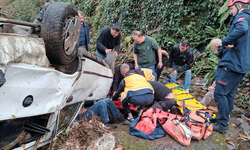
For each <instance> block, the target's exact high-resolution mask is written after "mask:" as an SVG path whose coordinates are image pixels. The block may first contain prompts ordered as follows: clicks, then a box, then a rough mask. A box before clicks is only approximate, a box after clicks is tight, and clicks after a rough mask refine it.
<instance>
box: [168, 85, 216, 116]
mask: <svg viewBox="0 0 250 150" xmlns="http://www.w3.org/2000/svg"><path fill="white" fill-rule="evenodd" d="M165 86H167V87H168V88H169V89H172V92H173V93H174V95H175V100H176V101H177V104H178V105H179V107H177V108H178V109H179V110H180V111H181V113H183V101H185V107H186V108H188V109H190V110H197V109H207V107H206V106H203V105H202V104H201V103H200V102H199V101H197V100H196V99H195V98H194V97H193V96H192V95H191V94H189V93H188V92H187V91H185V90H184V89H182V88H180V87H179V86H178V85H177V84H176V83H170V84H165ZM212 117H213V118H215V114H214V115H213V116H212Z"/></svg>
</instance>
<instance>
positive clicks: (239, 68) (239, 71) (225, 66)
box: [213, 0, 250, 132]
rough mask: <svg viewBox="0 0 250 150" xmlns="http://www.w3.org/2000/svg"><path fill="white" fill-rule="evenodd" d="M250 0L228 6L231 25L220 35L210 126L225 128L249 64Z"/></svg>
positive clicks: (217, 128) (219, 129)
mask: <svg viewBox="0 0 250 150" xmlns="http://www.w3.org/2000/svg"><path fill="white" fill-rule="evenodd" d="M248 5H249V0H229V3H228V8H229V9H230V15H232V16H233V18H232V25H231V27H230V29H229V32H228V34H227V36H226V37H225V38H224V39H222V46H223V47H226V48H223V57H222V58H221V60H220V63H219V64H218V69H217V71H216V75H215V82H216V87H215V91H214V98H215V102H216V104H217V106H218V112H219V115H218V118H217V122H215V123H214V124H213V130H214V131H217V132H227V131H228V120H229V114H230V113H231V111H232V109H233V104H234V98H235V95H236V92H237V89H238V87H239V83H240V82H241V80H242V79H243V77H244V75H245V74H246V73H247V72H248V71H249V66H250V61H249V60H250V31H249V28H250V27H249V25H250V10H249V9H247V8H248Z"/></svg>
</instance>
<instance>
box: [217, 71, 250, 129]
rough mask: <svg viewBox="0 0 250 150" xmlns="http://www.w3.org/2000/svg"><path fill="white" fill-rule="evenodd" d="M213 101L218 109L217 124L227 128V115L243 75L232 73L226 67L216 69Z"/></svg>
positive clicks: (231, 107) (231, 108)
mask: <svg viewBox="0 0 250 150" xmlns="http://www.w3.org/2000/svg"><path fill="white" fill-rule="evenodd" d="M217 69H218V76H217V78H216V87H215V90H214V99H215V102H216V104H217V107H218V112H219V115H218V117H217V122H218V123H219V124H220V125H223V126H224V127H227V126H228V121H229V115H230V113H231V111H232V110H233V105H234V98H235V95H236V93H237V89H238V87H239V84H240V82H241V80H242V79H243V77H244V76H245V74H244V73H237V72H232V71H230V70H228V69H227V67H223V68H217Z"/></svg>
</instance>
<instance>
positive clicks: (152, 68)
mask: <svg viewBox="0 0 250 150" xmlns="http://www.w3.org/2000/svg"><path fill="white" fill-rule="evenodd" d="M138 67H139V68H140V69H141V68H145V67H142V66H140V65H138ZM146 68H148V69H151V70H153V71H155V65H151V66H148V67H146ZM156 77H157V76H156Z"/></svg>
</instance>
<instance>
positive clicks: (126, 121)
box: [119, 120, 131, 126]
mask: <svg viewBox="0 0 250 150" xmlns="http://www.w3.org/2000/svg"><path fill="white" fill-rule="evenodd" d="M119 124H122V125H129V126H130V124H131V122H130V121H128V120H124V121H122V122H119Z"/></svg>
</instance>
